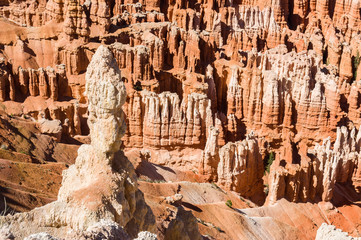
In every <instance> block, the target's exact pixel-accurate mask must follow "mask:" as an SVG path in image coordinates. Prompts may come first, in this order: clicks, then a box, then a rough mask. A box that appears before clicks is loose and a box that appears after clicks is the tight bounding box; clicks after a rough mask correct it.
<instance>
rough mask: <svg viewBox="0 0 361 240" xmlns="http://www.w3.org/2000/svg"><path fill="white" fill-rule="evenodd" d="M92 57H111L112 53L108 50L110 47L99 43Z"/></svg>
mask: <svg viewBox="0 0 361 240" xmlns="http://www.w3.org/2000/svg"><path fill="white" fill-rule="evenodd" d="M93 58H95V59H101V58H104V59H112V58H113V54H112V52H111V51H110V49H109V48H108V47H107V46H105V45H100V46H99V47H98V49H97V50H96V52H95V54H94V56H93Z"/></svg>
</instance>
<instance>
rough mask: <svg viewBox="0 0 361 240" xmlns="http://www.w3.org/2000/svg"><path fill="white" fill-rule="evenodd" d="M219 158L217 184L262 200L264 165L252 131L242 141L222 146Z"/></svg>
mask: <svg viewBox="0 0 361 240" xmlns="http://www.w3.org/2000/svg"><path fill="white" fill-rule="evenodd" d="M219 159H220V161H219V163H218V168H217V174H218V182H217V184H218V186H221V187H223V188H225V189H227V190H231V191H235V192H238V193H240V194H241V195H242V196H244V197H247V198H250V199H255V197H258V201H259V200H261V201H262V198H263V197H262V196H263V194H264V193H263V180H262V177H263V173H264V166H263V160H262V157H261V154H260V151H259V147H258V141H257V139H256V138H255V136H254V135H253V133H251V134H250V135H248V136H247V137H246V139H245V140H243V141H238V142H235V143H232V142H229V143H227V144H226V145H225V146H223V147H222V148H221V149H220V150H219ZM256 201H257V200H256Z"/></svg>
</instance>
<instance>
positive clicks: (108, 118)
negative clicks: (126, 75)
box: [6, 46, 155, 239]
mask: <svg viewBox="0 0 361 240" xmlns="http://www.w3.org/2000/svg"><path fill="white" fill-rule="evenodd" d="M120 76H121V75H120V71H119V68H118V66H117V64H116V62H115V60H114V58H113V55H112V53H111V52H110V50H109V49H108V48H107V47H104V46H100V47H99V48H98V50H97V51H96V53H95V55H94V56H93V58H92V61H91V63H90V64H89V66H88V69H87V72H86V93H87V97H88V99H89V107H88V110H89V118H88V125H89V128H90V137H91V144H90V145H88V144H83V145H82V146H81V147H80V148H79V150H78V157H77V159H76V162H75V164H74V165H72V166H70V167H69V169H68V170H65V171H64V172H63V182H62V186H61V188H60V190H59V194H58V200H57V201H55V202H53V203H50V204H48V205H45V206H44V207H41V208H36V209H34V210H33V211H31V212H28V213H20V214H16V215H14V216H8V217H6V218H7V219H6V221H7V222H9V223H11V227H10V230H11V231H12V232H13V233H16V235H17V236H16V237H25V236H27V235H29V234H33V233H38V232H42V231H46V232H48V233H51V234H52V235H54V236H55V237H58V236H59V237H60V236H61V237H63V236H67V237H66V239H71V238H73V239H74V238H75V239H78V238H79V237H81V236H89V233H87V230H89V229H94V226H96V227H95V228H96V229H99V225H100V229H104V228H106V227H109V226H110V225H111V226H115V228H118V230H119V231H118V232H121V233H122V234H124V236H127V235H129V236H130V237H136V236H137V234H138V232H140V231H151V232H154V231H155V229H154V227H155V226H154V223H155V221H154V216H153V213H152V211H151V210H150V208H149V207H148V206H147V205H146V203H145V201H144V197H143V194H142V193H141V192H140V191H139V190H138V187H137V179H136V174H135V172H134V168H133V166H132V164H131V163H130V162H129V160H128V159H127V158H126V157H125V156H124V154H123V152H122V151H120V145H121V137H122V136H123V135H124V132H125V127H126V126H125V122H124V114H123V111H122V108H121V107H122V105H123V104H124V102H125V99H126V91H125V86H124V83H123V82H122V81H121V79H120ZM109 223H111V224H110V225H109ZM102 224H103V225H102ZM69 230H70V231H69ZM100 231H101V230H100ZM68 232H72V235H71V236H69V235H67V234H68ZM87 234H88V235H87ZM117 234H118V233H117ZM90 238H91V237H90ZM122 239H123V238H122ZM124 239H127V238H124Z"/></svg>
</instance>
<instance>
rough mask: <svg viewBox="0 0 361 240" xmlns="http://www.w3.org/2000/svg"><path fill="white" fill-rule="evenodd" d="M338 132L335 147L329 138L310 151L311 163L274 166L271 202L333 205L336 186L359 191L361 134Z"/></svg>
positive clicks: (281, 162) (353, 130) (271, 175)
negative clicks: (349, 186)
mask: <svg viewBox="0 0 361 240" xmlns="http://www.w3.org/2000/svg"><path fill="white" fill-rule="evenodd" d="M356 132H357V131H356V128H352V130H351V131H349V130H348V129H347V128H346V127H344V126H343V127H340V128H338V129H337V138H336V141H335V143H334V144H333V145H332V143H331V141H330V139H329V138H327V139H325V140H324V142H323V144H322V145H318V144H317V145H316V146H315V148H314V149H310V150H309V151H308V155H309V156H310V158H311V159H310V160H307V157H306V156H303V157H301V162H300V163H290V162H289V161H287V160H285V159H279V160H277V161H276V162H274V163H273V165H272V168H271V174H270V176H269V178H270V179H269V182H270V190H269V196H268V199H269V202H270V203H275V202H276V201H277V200H278V199H281V198H286V199H287V200H289V201H293V202H300V201H302V202H306V201H320V200H322V201H330V200H331V199H332V196H333V192H334V189H335V184H336V183H341V184H350V185H352V186H353V187H355V188H356V189H358V188H359V187H360V186H359V183H360V180H359V178H360V176H359V175H360V173H359V169H360V166H359V163H360V160H359V156H360V136H361V135H360V130H359V131H358V133H357V134H356Z"/></svg>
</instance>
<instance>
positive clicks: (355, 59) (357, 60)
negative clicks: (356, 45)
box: [352, 51, 361, 80]
mask: <svg viewBox="0 0 361 240" xmlns="http://www.w3.org/2000/svg"><path fill="white" fill-rule="evenodd" d="M360 62H361V57H360V53H359V51H357V53H356V56H355V57H353V58H352V73H353V78H352V80H356V78H357V69H358V66H359V64H360Z"/></svg>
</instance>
